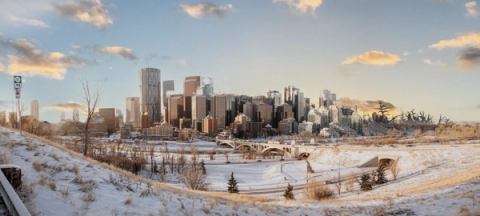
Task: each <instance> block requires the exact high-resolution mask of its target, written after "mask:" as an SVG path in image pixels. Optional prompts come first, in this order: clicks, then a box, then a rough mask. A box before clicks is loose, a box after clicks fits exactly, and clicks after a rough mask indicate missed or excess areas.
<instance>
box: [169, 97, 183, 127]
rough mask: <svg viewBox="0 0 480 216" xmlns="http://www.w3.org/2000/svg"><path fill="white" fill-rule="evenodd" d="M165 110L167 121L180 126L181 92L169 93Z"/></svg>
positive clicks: (181, 116) (181, 114)
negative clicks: (166, 111)
mask: <svg viewBox="0 0 480 216" xmlns="http://www.w3.org/2000/svg"><path fill="white" fill-rule="evenodd" d="M167 110H168V123H170V125H172V126H174V127H180V119H181V118H183V94H174V95H170V97H169V98H168V107H167Z"/></svg>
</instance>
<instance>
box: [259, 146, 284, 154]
mask: <svg viewBox="0 0 480 216" xmlns="http://www.w3.org/2000/svg"><path fill="white" fill-rule="evenodd" d="M268 154H271V155H278V156H286V155H287V154H288V152H287V151H286V150H285V149H280V148H277V147H269V148H266V149H263V150H262V155H264V156H265V155H268Z"/></svg>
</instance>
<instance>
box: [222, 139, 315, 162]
mask: <svg viewBox="0 0 480 216" xmlns="http://www.w3.org/2000/svg"><path fill="white" fill-rule="evenodd" d="M216 143H217V145H219V146H225V147H228V148H232V149H233V150H238V151H245V152H251V151H255V152H257V153H260V154H262V155H263V156H267V155H279V156H289V157H295V158H296V157H298V156H307V157H308V155H310V151H313V150H314V149H315V147H313V146H303V145H291V144H279V143H259V142H252V141H248V140H236V139H216Z"/></svg>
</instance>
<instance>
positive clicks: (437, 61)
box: [423, 58, 447, 67]
mask: <svg viewBox="0 0 480 216" xmlns="http://www.w3.org/2000/svg"><path fill="white" fill-rule="evenodd" d="M423 63H425V64H427V65H431V66H440V67H446V66H447V64H446V63H444V62H442V61H439V60H436V61H434V60H432V59H429V58H426V59H423Z"/></svg>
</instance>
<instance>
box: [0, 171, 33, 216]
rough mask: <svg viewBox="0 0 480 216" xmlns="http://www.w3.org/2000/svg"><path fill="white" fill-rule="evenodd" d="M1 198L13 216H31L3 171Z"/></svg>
mask: <svg viewBox="0 0 480 216" xmlns="http://www.w3.org/2000/svg"><path fill="white" fill-rule="evenodd" d="M0 196H1V198H2V199H3V201H4V203H5V206H6V207H7V210H8V212H9V213H10V214H11V215H12V216H30V212H28V210H27V208H26V207H25V205H23V202H22V200H21V199H20V197H18V194H17V192H15V190H14V189H13V187H12V185H11V184H10V182H9V181H8V179H7V177H6V176H5V175H4V174H3V172H2V171H0Z"/></svg>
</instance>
